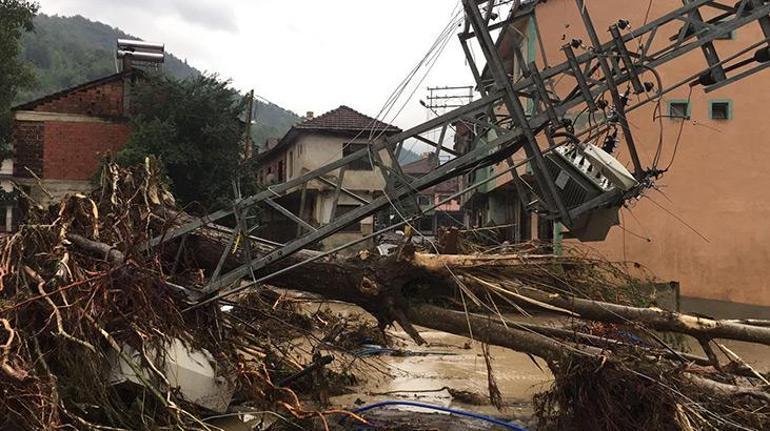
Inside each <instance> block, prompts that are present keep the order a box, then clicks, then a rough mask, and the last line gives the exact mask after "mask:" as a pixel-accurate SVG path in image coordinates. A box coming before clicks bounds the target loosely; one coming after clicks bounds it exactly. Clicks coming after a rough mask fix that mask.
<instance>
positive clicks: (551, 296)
mask: <svg viewBox="0 0 770 431" xmlns="http://www.w3.org/2000/svg"><path fill="white" fill-rule="evenodd" d="M229 232H230V231H229V230H227V229H224V228H221V227H209V228H206V229H202V230H200V231H198V232H197V233H196V234H195V239H194V241H193V244H192V246H193V247H194V253H195V255H196V256H197V258H198V259H199V263H200V264H202V266H203V267H204V268H208V269H210V270H211V269H212V268H214V267H215V266H216V264H217V263H218V261H219V258H220V256H221V254H222V252H223V251H224V250H225V247H226V246H227V235H229ZM256 247H257V250H256V251H257V252H262V253H267V252H269V251H271V250H272V247H270V246H267V245H259V244H258V243H257V245H256ZM317 255H318V252H315V251H310V250H303V251H302V252H300V253H297V254H295V255H293V256H289V257H287V258H285V259H284V260H283V261H282V262H281V263H280V264H279V265H278V266H275V267H272V268H271V270H276V269H279V268H282V267H287V266H289V265H292V264H296V263H298V262H300V261H302V260H305V259H309V258H312V257H315V256H317ZM565 261H566V262H567V263H571V262H572V260H570V259H565ZM528 262H530V264H535V265H540V264H545V263H551V264H553V263H554V262H560V261H559V260H558V259H554V257H547V256H541V255H538V256H533V257H530V256H518V255H513V256H463V255H431V254H424V253H414V254H413V255H411V256H409V255H408V254H407V259H406V260H403V261H396V260H395V259H394V258H392V257H391V258H382V257H379V256H372V257H369V258H368V259H366V260H361V259H358V258H351V259H347V260H345V259H335V258H325V259H322V260H317V261H314V262H311V263H308V264H307V265H306V266H304V267H303V268H302V269H301V270H296V271H290V272H288V273H285V274H283V275H280V276H277V277H275V278H273V279H271V280H270V284H273V285H275V286H277V287H283V288H289V289H295V290H304V291H307V292H311V293H316V294H320V295H323V296H324V297H327V298H329V299H333V300H341V301H345V302H350V303H353V304H356V305H359V306H361V307H362V308H364V309H365V310H367V311H369V312H370V313H372V314H373V315H375V316H376V317H378V319H384V320H386V321H387V323H390V322H392V321H393V320H396V321H398V322H399V324H402V326H403V325H407V326H406V327H405V329H407V327H408V326H409V319H408V318H406V319H405V317H407V316H406V315H405V314H404V313H405V312H407V311H408V309H409V308H410V305H409V302H410V301H409V298H406V297H404V295H403V292H402V290H403V289H404V288H406V287H407V286H409V285H414V284H417V283H423V284H432V285H434V286H438V288H437V289H435V290H434V291H439V292H441V291H443V292H444V293H446V294H449V292H450V291H451V289H452V288H453V287H454V286H456V280H455V279H454V274H450V271H449V270H451V271H458V270H461V269H468V268H480V267H483V268H494V267H506V266H511V265H512V266H523V265H526V264H527V263H528ZM241 263H242V260H241V257H240V256H239V255H237V254H232V255H230V256H229V257H228V258H227V260H226V264H225V267H226V268H234V267H237V266H239V265H240V264H241ZM508 288H509V290H510V291H511V292H513V293H516V294H519V295H522V296H523V297H526V298H530V299H532V300H534V301H536V302H540V303H543V304H548V305H550V306H553V307H554V308H549V311H558V310H559V309H561V310H566V311H568V312H570V313H574V314H577V315H579V316H580V317H582V318H584V319H588V320H596V321H601V322H606V323H617V324H629V323H634V322H636V323H643V324H645V325H648V326H649V327H651V328H652V329H655V330H659V331H666V332H677V333H682V334H687V335H691V336H693V337H696V338H698V339H720V338H723V339H732V340H738V341H746V342H753V343H761V344H765V345H770V328H767V327H762V326H754V325H747V324H742V323H737V322H734V321H720V320H715V319H708V318H703V317H698V316H692V315H687V314H683V313H675V312H670V311H665V310H661V309H656V308H637V307H630V306H625V305H619V304H612V303H608V302H601V301H594V300H588V299H580V298H576V297H574V296H567V295H562V294H557V293H549V292H544V291H542V290H538V289H533V288H529V287H525V286H520V285H516V286H509V287H508ZM528 304H530V305H531V304H532V302H529V303H528ZM412 306H413V305H412ZM407 314H408V315H412V314H413V313H411V312H408V313H407ZM382 321H383V320H381V322H382ZM409 331H410V333H412V334H413V331H412V330H411V328H410V329H409Z"/></svg>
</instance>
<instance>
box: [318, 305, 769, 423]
mask: <svg viewBox="0 0 770 431" xmlns="http://www.w3.org/2000/svg"><path fill="white" fill-rule="evenodd" d="M331 308H332V310H333V311H335V312H337V313H341V314H348V313H357V312H360V310H358V309H357V308H355V307H350V306H346V305H332V306H331ZM743 317H744V318H745V317H751V316H743ZM519 318H520V317H519ZM534 319H535V322H534V323H540V324H554V323H555V322H557V319H556V318H547V317H536V318H534ZM528 321H529V322H532V319H528ZM419 330H420V334H421V335H422V336H423V338H424V339H425V340H426V341H427V342H428V343H429V344H428V345H427V346H417V345H416V344H415V343H414V342H412V341H411V339H410V338H409V337H408V336H407V335H406V334H405V333H404V332H402V331H391V332H390V334H391V335H392V336H393V338H394V340H396V344H397V345H398V346H397V347H398V349H400V350H404V351H410V352H414V353H423V354H426V356H419V355H414V356H378V357H376V358H368V359H367V361H370V362H372V363H374V364H377V368H378V369H379V370H381V371H382V372H373V373H365V375H363V376H362V377H363V378H364V381H363V382H362V384H361V385H360V386H358V387H355V388H353V390H354V391H355V393H353V394H350V395H345V396H340V397H336V398H333V399H332V403H333V404H335V405H336V406H339V407H343V408H354V407H355V406H357V405H362V404H372V403H376V402H379V401H385V400H407V401H419V402H425V403H429V404H433V405H440V406H444V407H452V408H459V409H463V410H468V411H474V412H477V413H481V414H487V415H490V416H495V417H499V418H504V419H507V420H513V421H516V422H517V423H519V424H521V425H524V426H528V425H529V426H531V425H532V420H531V415H532V408H531V401H532V396H533V395H535V394H537V393H539V392H542V391H544V390H547V389H548V388H549V386H550V384H551V382H552V375H551V373H550V372H549V370H548V368H547V366H546V365H545V363H544V362H543V361H542V360H539V359H534V358H532V357H530V356H528V355H525V354H521V353H518V352H514V351H512V350H509V349H504V348H498V347H492V348H491V353H492V357H493V370H494V374H495V378H496V382H497V385H498V388H499V389H500V392H501V393H502V396H503V402H504V405H505V408H504V409H503V410H502V411H498V410H497V409H496V408H495V407H493V406H492V405H491V404H490V403H489V402H488V396H487V394H488V389H487V369H486V365H485V361H484V357H483V355H482V352H481V345H480V344H479V343H478V342H473V341H470V340H468V339H467V338H465V337H460V336H456V335H451V334H446V333H443V332H438V331H433V330H430V329H426V328H419ZM680 341H681V346H680V348H682V349H683V350H685V351H689V352H691V353H694V354H697V355H701V356H705V354H704V353H703V350H702V349H701V347H700V345H699V344H698V343H697V342H696V341H695V340H694V339H691V338H690V337H684V338H683V339H682V340H680ZM720 342H721V341H720ZM722 344H723V345H724V346H725V347H727V348H728V349H729V350H731V351H733V352H734V353H736V354H737V355H738V356H740V357H741V358H742V359H743V360H745V361H746V362H747V363H748V364H749V365H751V366H752V367H754V368H755V369H756V370H757V371H759V372H762V373H765V372H770V347H768V346H760V345H755V344H748V343H742V342H735V341H725V342H722ZM714 350H715V351H716V352H717V355H718V356H719V357H720V360H721V362H722V363H727V356H726V355H725V353H723V352H721V351H720V350H719V349H718V348H717V347H716V346H714ZM444 387H449V388H452V389H455V390H462V391H468V392H472V393H475V394H478V395H479V397H478V398H479V399H481V400H482V401H483V405H476V404H475V403H474V404H468V403H465V402H462V401H458V400H457V399H453V397H452V396H451V395H450V394H449V392H448V391H446V390H443V391H438V392H421V391H426V390H437V389H441V388H444Z"/></svg>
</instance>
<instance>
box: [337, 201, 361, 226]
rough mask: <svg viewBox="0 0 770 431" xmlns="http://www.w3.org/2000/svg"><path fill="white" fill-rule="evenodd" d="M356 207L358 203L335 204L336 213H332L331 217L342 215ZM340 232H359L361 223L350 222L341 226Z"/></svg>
mask: <svg viewBox="0 0 770 431" xmlns="http://www.w3.org/2000/svg"><path fill="white" fill-rule="evenodd" d="M356 208H358V205H337V214H336V215H333V216H332V217H333V218H334V219H336V218H339V217H341V216H342V215H344V214H347V213H349V212H351V211H353V210H355V209H356ZM340 232H361V223H360V222H357V223H351V224H349V225H347V226H345V227H344V228H342V230H341V231H340Z"/></svg>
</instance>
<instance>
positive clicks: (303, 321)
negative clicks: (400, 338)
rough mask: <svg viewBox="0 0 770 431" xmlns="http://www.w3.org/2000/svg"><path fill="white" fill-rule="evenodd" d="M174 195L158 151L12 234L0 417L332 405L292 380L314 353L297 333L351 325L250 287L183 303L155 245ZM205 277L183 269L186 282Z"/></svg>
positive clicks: (10, 422) (178, 421) (119, 417)
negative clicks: (150, 246)
mask: <svg viewBox="0 0 770 431" xmlns="http://www.w3.org/2000/svg"><path fill="white" fill-rule="evenodd" d="M173 205H174V202H173V197H172V196H171V195H170V194H169V193H168V190H167V188H166V186H165V184H164V183H163V182H162V181H161V175H160V173H159V172H158V171H157V168H156V165H155V164H154V163H153V162H152V161H151V160H148V162H147V164H146V165H145V166H141V167H137V168H134V169H130V170H124V169H119V168H117V167H116V166H114V165H109V166H107V167H106V168H105V171H104V173H103V175H102V183H101V187H100V189H99V190H98V191H96V192H95V193H93V194H92V195H91V196H82V195H78V196H72V197H69V198H67V199H66V200H64V201H62V202H61V203H59V204H56V205H52V206H50V207H42V206H37V205H34V204H33V205H32V208H31V209H30V214H29V219H28V224H26V225H24V226H22V227H21V229H20V231H19V232H17V233H15V234H14V235H13V236H12V237H10V238H8V239H5V240H4V241H3V242H2V246H1V247H2V249H1V250H0V365H1V366H0V393H1V394H2V396H0V429H9V430H52V429H60V428H65V429H66V428H70V429H131V430H135V429H165V428H169V429H216V428H212V426H211V425H207V424H205V423H204V422H203V421H202V419H203V418H205V417H208V416H213V415H217V414H225V413H228V412H231V411H233V409H234V408H236V407H237V408H240V409H246V410H268V411H276V412H281V415H286V416H289V417H292V418H295V419H296V418H299V419H301V418H305V417H308V416H318V414H325V413H323V412H321V413H316V412H315V411H312V412H311V411H304V410H303V406H302V404H301V403H300V401H299V398H300V397H298V395H297V394H296V393H295V392H294V391H293V390H292V389H291V382H290V381H288V380H287V379H289V378H290V377H291V376H292V375H296V374H297V373H299V372H300V371H302V369H303V368H304V367H305V366H306V365H307V364H306V363H302V362H301V361H300V360H298V358H297V355H296V354H295V353H296V352H291V351H290V350H291V349H290V346H291V343H294V342H296V340H297V339H298V338H301V337H306V336H308V334H310V333H317V334H318V336H319V337H324V334H325V331H327V330H328V329H331V328H332V327H333V330H334V332H335V334H337V335H339V333H341V332H343V331H345V328H344V327H339V325H337V322H335V321H333V320H332V321H328V322H325V323H327V324H326V325H321V324H319V323H318V321H317V320H314V319H310V318H308V317H307V316H306V315H305V314H303V313H300V312H299V310H298V309H297V308H296V306H295V305H293V304H292V303H290V302H287V301H281V300H280V298H279V297H278V296H277V295H275V294H274V293H273V292H269V291H263V292H254V293H250V294H248V295H244V296H242V297H240V298H239V308H237V309H232V310H229V309H227V308H225V310H226V311H223V309H222V305H221V304H218V305H215V304H211V305H209V306H205V307H201V308H198V309H195V310H190V311H187V312H185V311H184V310H185V309H186V308H187V307H189V305H190V304H189V303H188V302H187V298H186V296H185V295H183V294H182V293H181V292H180V291H179V289H178V288H177V287H175V285H173V284H171V283H169V282H168V281H167V278H168V277H167V274H168V272H169V271H170V270H171V269H170V265H171V264H170V263H169V262H167V261H165V260H164V259H163V258H162V256H161V255H158V254H153V253H147V252H146V251H145V250H144V249H143V244H144V243H145V242H146V241H147V240H148V239H149V238H151V237H152V236H153V235H154V234H156V233H158V232H160V231H162V230H163V229H166V227H167V226H166V221H165V220H164V219H163V218H162V217H160V216H159V214H161V213H162V211H161V210H160V208H162V207H173ZM107 244H109V246H107ZM201 277H202V273H201V271H200V270H195V269H194V268H180V269H179V270H177V272H175V281H176V282H182V281H184V282H185V283H186V284H187V285H196V284H199V283H200V282H201ZM282 381H285V383H284V384H283V385H281V384H280V382H282ZM305 391H306V393H305V394H304V395H305V396H307V395H308V394H311V393H312V392H313V389H312V388H307V387H306V388H305ZM330 413H331V414H336V413H335V412H330ZM102 427H104V428H102Z"/></svg>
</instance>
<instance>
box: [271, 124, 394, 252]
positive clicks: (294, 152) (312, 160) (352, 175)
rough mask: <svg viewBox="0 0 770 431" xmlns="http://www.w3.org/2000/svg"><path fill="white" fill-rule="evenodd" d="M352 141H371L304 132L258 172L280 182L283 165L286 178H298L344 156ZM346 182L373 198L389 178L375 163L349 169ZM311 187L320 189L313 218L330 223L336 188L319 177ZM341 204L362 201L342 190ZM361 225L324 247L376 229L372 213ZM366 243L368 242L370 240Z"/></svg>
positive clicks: (331, 177)
mask: <svg viewBox="0 0 770 431" xmlns="http://www.w3.org/2000/svg"><path fill="white" fill-rule="evenodd" d="M349 143H354V144H368V143H369V141H368V140H365V139H351V138H349V137H343V136H333V135H326V134H317V133H307V134H305V135H303V136H300V137H299V138H298V139H297V140H296V141H295V142H294V143H292V144H291V145H288V146H286V147H285V148H284V149H282V150H281V151H280V152H279V153H277V154H275V155H273V156H272V157H270V158H269V159H268V160H265V161H263V162H262V163H261V164H260V170H259V172H258V174H257V177H258V180H260V179H261V180H262V183H263V184H266V185H269V184H276V183H279V182H280V181H279V175H278V169H279V166H283V182H285V181H289V180H292V179H295V178H297V177H299V176H301V175H303V174H306V173H308V172H310V171H313V170H316V169H318V168H321V167H322V166H325V165H327V164H329V163H331V162H333V161H335V160H339V159H341V158H342V157H343V154H344V151H343V148H344V146H345V145H347V144H349ZM379 154H380V157H381V158H382V160H383V162H384V163H385V164H387V165H389V166H391V165H392V160H391V159H390V157H389V155H388V153H387V151H385V150H382V151H380V153H379ZM279 162H280V163H279ZM268 169H269V170H270V171H271V174H268V173H267V172H268ZM337 175H339V169H336V170H334V171H331V172H330V173H328V174H327V175H326V178H328V179H329V180H331V181H332V182H334V183H336V181H337V180H336V178H337ZM343 186H344V187H345V188H346V189H348V190H350V191H352V192H354V193H356V194H357V195H358V196H360V197H362V198H363V199H366V200H368V201H371V200H372V199H373V198H374V194H375V193H376V192H380V191H382V190H383V189H384V188H385V180H384V179H383V177H382V173H381V171H380V169H379V168H377V167H376V166H372V169H371V170H351V169H347V170H346V172H345V177H344V180H343ZM308 188H309V189H310V190H314V191H317V192H318V195H317V197H316V199H315V200H314V203H313V208H311V212H310V214H312V221H313V222H315V223H319V224H321V225H324V224H328V223H330V222H331V221H332V219H333V217H332V207H333V204H334V188H333V187H332V186H330V185H326V184H324V183H321V182H319V181H313V182H310V183H308ZM290 193H291V194H293V196H296V195H299V193H301V191H300V189H299V188H296V189H294V190H292V191H291V192H290ZM338 205H340V206H348V205H355V206H360V205H361V204H360V202H358V201H357V200H355V199H353V198H352V197H350V196H348V195H346V194H345V193H340V197H339V202H338ZM338 214H340V212H338ZM359 227H360V228H359V229H358V230H357V231H356V232H340V233H337V234H335V235H333V236H332V237H330V238H328V239H326V240H324V241H323V242H322V247H323V248H324V249H326V250H328V249H331V248H334V247H337V246H340V245H342V244H345V243H347V242H350V241H353V240H355V239H359V238H361V237H362V236H363V235H366V234H368V233H371V232H372V231H373V229H374V217H373V216H370V217H367V218H365V219H363V220H361V222H360V223H359ZM362 246H366V244H363V245H362ZM354 249H355V248H354Z"/></svg>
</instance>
